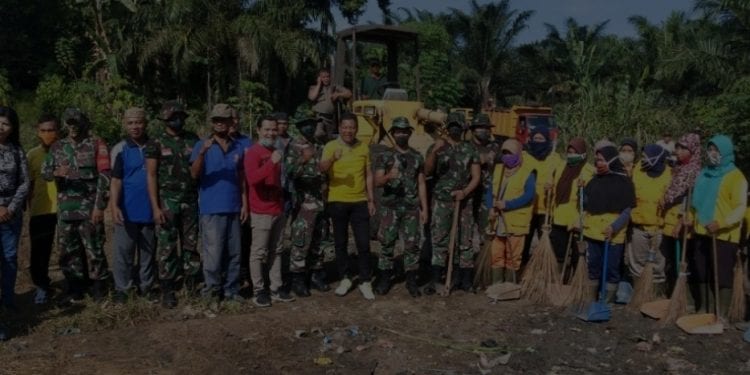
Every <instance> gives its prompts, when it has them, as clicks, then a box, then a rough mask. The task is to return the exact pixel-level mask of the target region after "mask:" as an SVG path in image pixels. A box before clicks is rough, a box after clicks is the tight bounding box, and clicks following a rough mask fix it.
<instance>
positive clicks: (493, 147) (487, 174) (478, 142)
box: [470, 113, 500, 252]
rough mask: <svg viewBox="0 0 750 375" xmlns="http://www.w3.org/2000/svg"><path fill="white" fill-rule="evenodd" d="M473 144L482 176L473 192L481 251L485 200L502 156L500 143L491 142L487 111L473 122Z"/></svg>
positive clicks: (486, 213)
mask: <svg viewBox="0 0 750 375" xmlns="http://www.w3.org/2000/svg"><path fill="white" fill-rule="evenodd" d="M470 128H471V135H472V137H471V138H472V142H471V143H472V145H473V146H474V147H475V148H476V150H477V153H479V162H480V171H481V177H480V179H479V185H478V186H477V188H476V189H474V191H473V192H472V194H471V197H470V199H471V212H472V216H473V217H474V224H475V230H474V232H475V234H476V235H478V238H479V241H474V251H475V252H479V249H481V248H482V245H483V242H484V236H485V232H486V230H487V221H488V218H489V214H490V210H489V208H488V207H487V203H486V201H485V194H487V189H491V188H490V186H491V184H492V172H493V171H494V168H495V162H496V158H497V157H499V156H500V145H499V144H498V143H495V142H490V139H491V137H492V124H491V123H490V117H489V116H487V114H485V113H480V114H477V115H476V116H475V117H474V120H473V121H472V122H471V127H470Z"/></svg>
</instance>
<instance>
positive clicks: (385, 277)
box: [375, 270, 393, 296]
mask: <svg viewBox="0 0 750 375" xmlns="http://www.w3.org/2000/svg"><path fill="white" fill-rule="evenodd" d="M391 276H393V271H391V270H382V271H381V272H380V278H379V279H378V283H377V284H376V285H375V293H377V294H379V295H381V296H384V295H386V294H388V291H389V290H391Z"/></svg>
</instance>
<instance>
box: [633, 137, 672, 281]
mask: <svg viewBox="0 0 750 375" xmlns="http://www.w3.org/2000/svg"><path fill="white" fill-rule="evenodd" d="M667 156H669V152H668V151H667V150H665V149H664V148H662V147H661V146H659V145H657V144H650V145H646V146H645V147H643V154H642V155H641V167H640V168H635V169H634V170H633V176H632V177H633V185H634V187H635V208H633V211H632V212H631V214H630V221H631V232H630V247H629V248H628V249H627V257H628V262H627V263H628V269H629V271H630V274H631V275H632V276H633V277H640V276H641V272H643V268H644V267H645V266H646V263H648V262H652V263H654V283H655V284H659V285H663V283H664V279H665V277H664V263H665V259H664V256H663V255H662V253H661V251H660V246H661V240H662V228H663V227H664V218H663V215H664V213H663V212H662V211H661V209H660V206H659V203H660V201H661V199H662V197H663V196H664V193H665V192H666V191H667V188H668V187H669V183H670V181H671V180H672V171H671V170H669V169H667Z"/></svg>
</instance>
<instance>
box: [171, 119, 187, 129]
mask: <svg viewBox="0 0 750 375" xmlns="http://www.w3.org/2000/svg"><path fill="white" fill-rule="evenodd" d="M167 126H169V127H170V128H171V129H173V130H182V127H183V126H185V119H183V118H181V117H172V118H170V119H169V120H167Z"/></svg>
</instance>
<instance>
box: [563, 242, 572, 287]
mask: <svg viewBox="0 0 750 375" xmlns="http://www.w3.org/2000/svg"><path fill="white" fill-rule="evenodd" d="M573 236H574V235H573V234H568V247H566V248H565V259H564V260H563V267H562V271H560V284H565V270H566V269H567V268H568V264H569V263H568V261H569V260H570V251H571V250H572V248H573Z"/></svg>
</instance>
